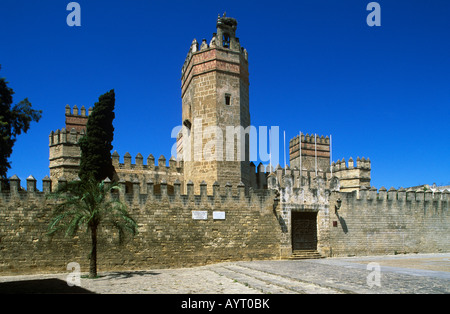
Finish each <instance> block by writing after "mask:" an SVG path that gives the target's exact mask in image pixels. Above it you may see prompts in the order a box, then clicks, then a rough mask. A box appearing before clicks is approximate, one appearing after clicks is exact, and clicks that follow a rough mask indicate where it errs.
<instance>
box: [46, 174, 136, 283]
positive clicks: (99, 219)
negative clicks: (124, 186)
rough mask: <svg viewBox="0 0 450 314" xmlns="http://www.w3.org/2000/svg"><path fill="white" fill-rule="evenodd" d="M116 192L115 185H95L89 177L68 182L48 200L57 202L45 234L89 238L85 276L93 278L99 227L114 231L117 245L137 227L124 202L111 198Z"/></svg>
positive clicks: (95, 273)
mask: <svg viewBox="0 0 450 314" xmlns="http://www.w3.org/2000/svg"><path fill="white" fill-rule="evenodd" d="M116 189H119V187H118V186H117V183H112V184H110V183H105V182H104V181H102V182H100V183H99V182H97V181H96V179H94V178H93V177H89V178H87V179H86V180H85V181H81V180H78V181H72V182H68V183H67V184H66V185H64V186H62V187H58V190H57V191H56V192H54V193H52V194H50V195H49V196H48V197H49V198H53V199H57V200H59V202H58V203H57V205H56V207H55V209H54V211H53V214H52V217H51V220H50V223H49V226H48V230H47V231H48V232H47V234H48V235H54V234H55V233H57V232H59V231H62V232H64V233H65V235H66V236H69V237H73V236H75V235H76V234H77V232H78V231H79V230H80V229H85V230H86V232H88V233H90V235H91V245H92V247H91V252H90V254H89V260H90V266H89V277H91V278H95V277H97V233H98V231H99V227H100V225H103V226H104V227H105V228H111V227H112V228H114V229H116V230H118V236H119V242H120V243H122V242H123V239H124V236H125V233H126V232H129V233H131V234H132V235H133V236H134V235H135V234H136V233H137V229H138V226H137V224H136V222H135V221H134V219H133V218H132V217H131V216H130V214H129V213H128V211H127V207H126V205H125V204H124V203H122V202H120V201H119V200H117V199H115V198H114V197H113V195H111V193H110V192H111V191H112V190H116Z"/></svg>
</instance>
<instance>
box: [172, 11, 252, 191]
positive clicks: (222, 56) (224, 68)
mask: <svg viewBox="0 0 450 314" xmlns="http://www.w3.org/2000/svg"><path fill="white" fill-rule="evenodd" d="M236 28H237V21H236V20H235V19H234V18H230V17H226V16H225V14H224V16H223V17H220V15H219V17H218V19H217V32H216V33H214V34H213V37H212V40H211V41H210V43H209V44H208V43H207V41H206V39H203V40H202V43H201V44H199V43H198V42H197V40H196V39H194V40H193V42H192V44H191V47H190V49H189V52H188V55H187V58H186V61H185V62H184V65H183V68H182V71H181V72H182V74H181V98H182V121H183V132H180V135H179V138H178V143H179V144H180V143H182V145H178V157H180V155H182V156H183V157H182V158H183V160H184V178H185V182H188V181H189V180H191V181H192V182H193V183H194V184H195V189H196V190H198V187H199V185H200V183H201V182H203V181H205V182H206V183H207V184H208V188H210V187H212V185H213V183H214V182H216V181H217V182H218V183H219V184H220V185H222V186H223V185H225V184H226V183H231V184H232V185H233V186H237V185H238V184H239V183H241V182H242V183H244V184H245V185H248V184H249V175H250V172H249V170H250V163H249V141H248V137H249V136H248V131H249V128H248V127H249V126H250V112H249V79H248V77H249V73H248V55H247V51H246V50H245V49H243V48H242V47H241V45H240V43H239V38H237V37H236ZM246 131H247V133H246Z"/></svg>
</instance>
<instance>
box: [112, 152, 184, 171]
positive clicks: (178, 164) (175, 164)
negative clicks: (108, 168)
mask: <svg viewBox="0 0 450 314" xmlns="http://www.w3.org/2000/svg"><path fill="white" fill-rule="evenodd" d="M111 158H112V163H113V166H114V168H116V171H117V170H121V169H127V170H131V169H149V170H154V171H158V170H162V171H173V172H180V173H181V172H182V171H183V170H182V169H183V161H182V160H176V159H175V157H173V156H172V157H171V158H170V159H169V164H168V165H167V163H166V158H165V157H164V155H161V156H160V157H159V158H158V160H157V161H158V163H157V164H156V163H155V157H154V156H153V155H152V154H150V155H148V157H147V160H146V163H144V157H143V156H142V155H141V153H138V154H137V155H136V157H135V158H134V160H135V163H132V161H131V159H132V157H131V155H130V153H128V152H126V153H125V155H124V156H123V162H122V163H121V162H120V155H119V153H117V151H114V153H112V155H111Z"/></svg>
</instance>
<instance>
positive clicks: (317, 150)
mask: <svg viewBox="0 0 450 314" xmlns="http://www.w3.org/2000/svg"><path fill="white" fill-rule="evenodd" d="M330 144H331V143H330V138H329V137H328V136H324V135H317V134H311V135H309V134H308V133H307V134H303V133H300V134H299V135H297V136H296V137H294V138H293V139H291V140H290V141H289V160H290V165H291V167H294V166H295V167H298V168H299V169H300V168H301V169H302V171H303V169H307V170H308V171H311V170H314V171H316V169H317V171H318V172H328V171H330ZM300 155H301V158H300Z"/></svg>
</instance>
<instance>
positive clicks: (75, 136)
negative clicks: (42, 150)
mask: <svg viewBox="0 0 450 314" xmlns="http://www.w3.org/2000/svg"><path fill="white" fill-rule="evenodd" d="M85 134H86V131H85V130H84V129H83V130H81V131H77V130H76V129H75V128H72V129H71V130H70V131H67V130H66V128H62V129H58V130H56V131H51V132H50V135H49V136H48V137H49V146H50V147H51V146H54V145H59V144H78V142H79V140H80V139H81V138H82V137H83V136H84V135H85Z"/></svg>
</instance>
